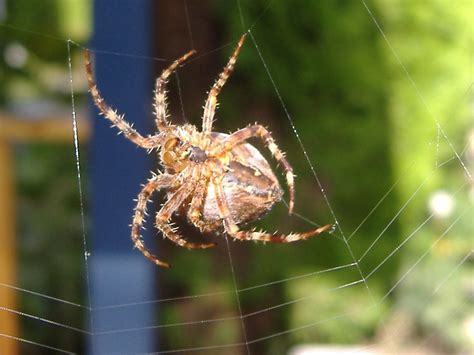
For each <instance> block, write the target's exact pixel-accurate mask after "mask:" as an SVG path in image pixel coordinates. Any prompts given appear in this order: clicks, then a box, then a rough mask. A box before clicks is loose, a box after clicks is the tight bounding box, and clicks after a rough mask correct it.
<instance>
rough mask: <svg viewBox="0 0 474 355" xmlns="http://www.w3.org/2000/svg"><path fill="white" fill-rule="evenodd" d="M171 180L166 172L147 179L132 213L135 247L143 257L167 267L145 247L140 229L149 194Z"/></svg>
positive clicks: (166, 265) (169, 183)
mask: <svg viewBox="0 0 474 355" xmlns="http://www.w3.org/2000/svg"><path fill="white" fill-rule="evenodd" d="M172 181H173V177H172V176H171V175H168V174H162V175H156V176H153V177H152V178H151V179H149V180H148V182H147V184H146V185H145V186H144V187H143V189H142V190H141V191H140V193H139V194H138V198H137V206H136V207H135V213H134V215H133V222H132V241H133V243H134V244H135V247H136V248H137V249H138V250H140V251H141V252H142V254H143V255H145V257H146V258H147V259H148V260H150V261H151V262H153V263H155V264H156V265H159V266H162V267H167V268H168V267H170V265H169V264H168V263H166V262H164V261H161V260H159V259H158V258H157V257H156V256H155V255H153V254H151V253H150V251H149V250H148V249H147V248H146V247H145V245H144V244H143V240H142V238H141V229H142V225H143V221H144V217H145V214H146V205H147V203H148V201H149V200H150V196H151V194H152V193H153V192H154V191H156V190H159V189H162V188H165V187H169V186H171V183H172Z"/></svg>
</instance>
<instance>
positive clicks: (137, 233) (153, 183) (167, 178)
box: [132, 174, 215, 268]
mask: <svg viewBox="0 0 474 355" xmlns="http://www.w3.org/2000/svg"><path fill="white" fill-rule="evenodd" d="M173 180H174V177H173V176H172V175H169V174H162V175H157V176H154V177H152V178H151V179H150V180H148V183H147V184H146V185H145V186H144V187H143V189H142V191H141V192H140V194H139V195H138V199H137V200H138V202H137V206H136V208H135V214H134V216H133V222H132V241H133V243H134V244H135V247H136V248H137V249H138V250H140V251H141V252H142V254H143V255H144V256H145V257H146V258H147V259H148V260H150V261H151V262H153V263H154V264H156V265H158V266H161V267H165V268H169V267H170V266H171V265H170V264H168V263H167V262H164V261H161V260H159V259H158V258H157V257H156V256H155V255H153V254H151V253H150V251H149V250H148V249H147V248H146V247H145V245H144V244H143V241H142V239H141V229H142V226H143V222H144V216H145V213H146V205H147V202H148V201H149V200H150V197H151V195H152V193H153V192H154V191H157V190H160V189H162V188H168V187H170V186H171V185H172V183H173ZM186 187H187V186H186ZM179 192H180V189H178V191H177V192H176V193H175V194H174V195H173V196H171V198H170V199H169V200H168V201H167V203H165V204H164V205H163V207H162V209H161V210H160V211H159V212H158V213H157V227H158V228H159V229H160V230H161V231H162V232H163V234H164V236H165V237H167V238H169V239H170V240H171V241H173V242H174V243H176V244H178V245H179V246H182V247H185V248H188V249H207V248H210V247H213V246H214V245H215V244H213V243H208V244H198V243H189V242H187V241H186V240H184V239H182V238H181V237H180V236H179V235H178V234H176V233H175V232H174V231H173V229H172V228H171V227H170V225H169V224H168V223H167V220H168V219H169V218H170V217H171V214H172V213H173V212H174V210H176V208H178V207H179V205H180V204H181V203H182V201H181V202H180V201H179V200H180V197H182V193H181V194H178V193H179ZM188 193H189V192H188ZM170 201H171V202H170ZM168 202H170V203H168ZM179 202H180V203H179ZM176 203H178V204H177V205H176ZM171 205H172V206H171ZM160 213H161V214H162V215H163V217H160ZM166 216H168V217H166ZM164 218H167V219H166V220H165V221H164V222H162V221H163V220H164ZM158 220H160V224H159V226H158Z"/></svg>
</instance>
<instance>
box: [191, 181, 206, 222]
mask: <svg viewBox="0 0 474 355" xmlns="http://www.w3.org/2000/svg"><path fill="white" fill-rule="evenodd" d="M208 183H209V179H206V180H201V181H199V182H198V183H197V185H196V189H195V190H194V192H193V198H192V199H191V203H190V204H189V209H188V219H189V221H190V222H191V223H192V224H193V225H195V226H196V227H197V228H199V229H200V230H201V231H204V230H205V227H206V223H205V222H204V221H203V220H202V218H201V217H202V210H203V207H204V201H205V200H206V193H207V185H208Z"/></svg>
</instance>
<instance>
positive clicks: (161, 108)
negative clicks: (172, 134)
mask: <svg viewBox="0 0 474 355" xmlns="http://www.w3.org/2000/svg"><path fill="white" fill-rule="evenodd" d="M195 53H196V51H195V50H192V51H189V52H188V53H186V54H185V55H183V56H182V57H181V58H179V59H176V60H175V61H174V62H173V64H171V65H170V66H169V67H168V68H166V69H165V70H163V72H162V73H161V75H160V77H159V78H157V79H156V83H155V102H154V104H153V106H154V108H155V116H156V118H155V123H156V127H157V128H158V130H160V131H163V130H164V129H166V127H168V126H169V123H168V120H167V118H168V111H167V102H166V84H167V83H168V80H169V76H170V75H171V74H172V73H173V72H174V71H175V70H176V68H178V67H179V66H180V65H181V64H182V63H184V62H185V61H186V60H187V59H188V58H189V57H190V56H192V55H193V54H195Z"/></svg>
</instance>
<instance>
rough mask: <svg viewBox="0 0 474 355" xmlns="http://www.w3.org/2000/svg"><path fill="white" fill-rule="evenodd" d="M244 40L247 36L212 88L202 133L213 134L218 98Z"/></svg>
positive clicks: (243, 36) (205, 107) (205, 108)
mask: <svg viewBox="0 0 474 355" xmlns="http://www.w3.org/2000/svg"><path fill="white" fill-rule="evenodd" d="M244 40H245V35H242V36H241V37H240V40H239V43H238V44H237V47H236V48H235V50H234V53H233V54H232V56H231V57H230V59H229V62H228V63H227V65H226V66H225V67H224V70H223V71H222V72H221V73H220V74H219V77H218V78H217V80H216V82H215V83H214V85H213V86H212V88H211V91H209V95H208V97H207V100H206V104H205V105H204V114H203V116H202V131H203V132H205V133H211V131H212V123H213V121H214V114H215V112H216V106H217V96H218V95H219V93H220V92H221V89H222V87H223V86H224V84H225V82H226V81H227V79H228V78H229V76H230V74H232V71H233V70H234V66H235V62H236V61H237V57H238V55H239V53H240V48H242V45H243V44H244Z"/></svg>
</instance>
